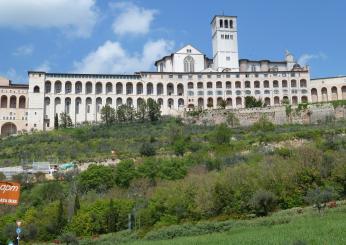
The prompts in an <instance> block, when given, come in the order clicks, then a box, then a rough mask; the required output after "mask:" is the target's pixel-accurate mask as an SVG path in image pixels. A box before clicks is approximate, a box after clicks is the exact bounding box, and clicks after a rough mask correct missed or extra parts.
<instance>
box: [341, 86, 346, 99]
mask: <svg viewBox="0 0 346 245" xmlns="http://www.w3.org/2000/svg"><path fill="white" fill-rule="evenodd" d="M341 94H342V99H343V100H346V86H342V87H341Z"/></svg>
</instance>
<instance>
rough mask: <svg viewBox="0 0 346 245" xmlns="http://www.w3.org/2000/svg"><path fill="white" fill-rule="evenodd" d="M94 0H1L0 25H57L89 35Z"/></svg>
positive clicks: (79, 35)
mask: <svg viewBox="0 0 346 245" xmlns="http://www.w3.org/2000/svg"><path fill="white" fill-rule="evenodd" d="M95 3H96V0H73V1H71V0H48V1H43V0H25V1H23V0H10V1H7V0H0V27H8V28H19V29H21V28H27V27H34V28H59V29H62V30H63V31H64V32H67V33H68V34H71V35H73V36H78V37H88V36H90V34H91V31H92V29H93V27H94V25H95V24H96V21H97V17H98V14H97V10H96V7H95Z"/></svg>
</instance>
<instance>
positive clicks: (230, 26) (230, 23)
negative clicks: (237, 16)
mask: <svg viewBox="0 0 346 245" xmlns="http://www.w3.org/2000/svg"><path fill="white" fill-rule="evenodd" d="M229 28H231V29H232V28H233V20H229Z"/></svg>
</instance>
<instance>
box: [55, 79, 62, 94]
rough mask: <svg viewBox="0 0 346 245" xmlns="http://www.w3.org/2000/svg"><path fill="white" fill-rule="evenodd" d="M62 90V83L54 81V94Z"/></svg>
mask: <svg viewBox="0 0 346 245" xmlns="http://www.w3.org/2000/svg"><path fill="white" fill-rule="evenodd" d="M61 90H62V83H61V82H60V81H56V82H55V83H54V93H55V94H60V93H61Z"/></svg>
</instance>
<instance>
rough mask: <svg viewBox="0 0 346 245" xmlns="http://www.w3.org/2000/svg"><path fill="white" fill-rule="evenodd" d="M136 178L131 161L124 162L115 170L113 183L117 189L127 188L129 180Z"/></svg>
mask: <svg viewBox="0 0 346 245" xmlns="http://www.w3.org/2000/svg"><path fill="white" fill-rule="evenodd" d="M135 177H136V168H135V164H134V162H133V161H132V160H124V161H121V162H120V163H118V164H117V166H116V168H115V183H116V184H117V186H119V187H124V188H128V187H129V186H130V182H131V180H133V179H134V178H135Z"/></svg>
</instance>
